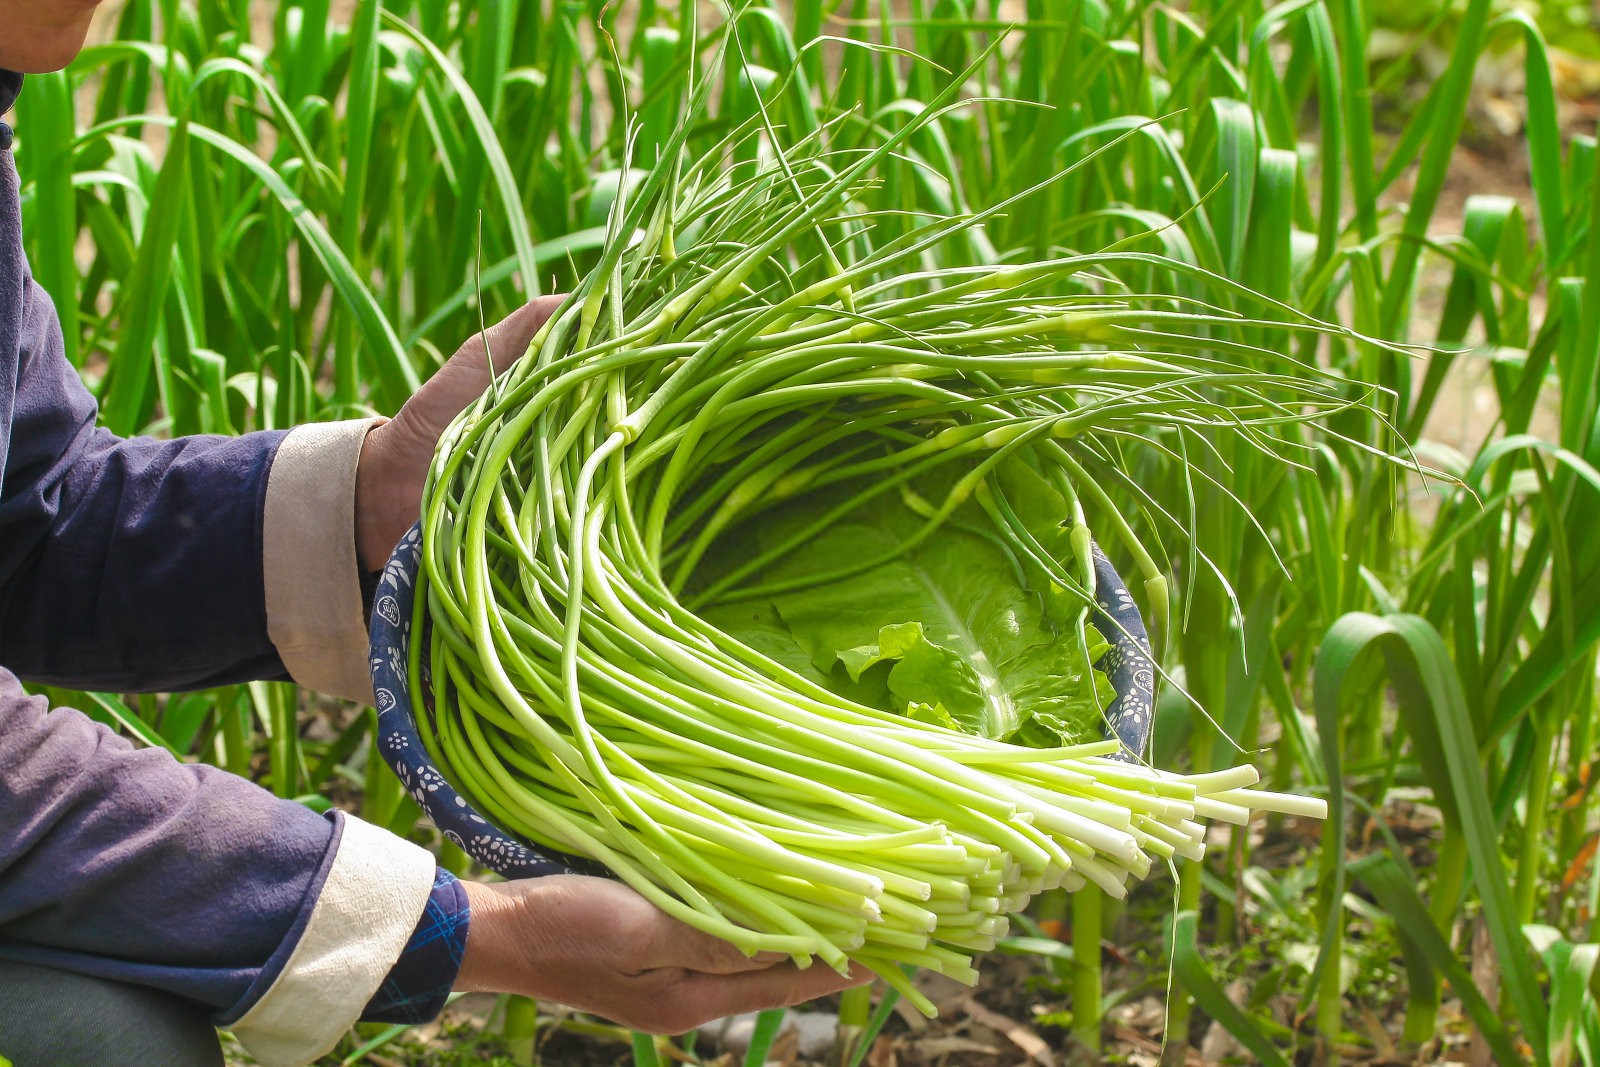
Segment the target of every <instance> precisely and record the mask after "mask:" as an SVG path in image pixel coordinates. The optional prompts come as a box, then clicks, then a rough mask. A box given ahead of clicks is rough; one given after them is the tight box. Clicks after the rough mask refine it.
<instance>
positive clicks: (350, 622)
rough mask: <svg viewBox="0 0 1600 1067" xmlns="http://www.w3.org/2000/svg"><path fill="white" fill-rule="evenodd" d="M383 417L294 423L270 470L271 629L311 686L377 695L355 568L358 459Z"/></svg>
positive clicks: (266, 541) (298, 675)
mask: <svg viewBox="0 0 1600 1067" xmlns="http://www.w3.org/2000/svg"><path fill="white" fill-rule="evenodd" d="M382 422H383V420H382V419H353V420H351V421H349V422H322V423H309V424H307V425H305V426H296V427H295V428H294V429H293V430H290V431H289V433H288V435H287V436H286V437H284V439H283V442H282V443H281V444H279V445H278V454H277V456H276V457H275V458H274V459H273V461H272V470H271V471H270V472H269V473H268V474H267V504H266V515H265V517H264V518H263V520H262V538H261V540H262V564H263V567H262V570H263V575H264V577H265V582H266V592H267V636H268V637H269V638H270V639H271V640H272V644H273V646H274V647H275V648H277V650H278V655H279V656H280V657H281V658H282V659H283V665H284V667H285V668H286V669H287V670H288V672H289V676H290V677H291V678H293V679H294V680H295V681H296V682H297V683H299V684H300V685H303V686H305V687H306V688H307V689H315V690H317V691H319V692H323V693H329V694H332V695H333V696H340V697H345V698H347V699H349V700H354V701H358V702H359V703H362V704H371V703H372V676H371V675H370V674H369V673H368V668H367V654H368V647H369V646H368V640H367V620H366V618H365V616H364V615H363V614H362V611H361V580H360V576H359V574H358V573H357V570H356V567H357V563H356V464H357V463H358V462H359V461H360V459H361V445H362V442H364V441H365V440H366V439H367V432H368V431H369V430H371V429H372V428H373V427H374V426H377V425H379V424H381V423H382Z"/></svg>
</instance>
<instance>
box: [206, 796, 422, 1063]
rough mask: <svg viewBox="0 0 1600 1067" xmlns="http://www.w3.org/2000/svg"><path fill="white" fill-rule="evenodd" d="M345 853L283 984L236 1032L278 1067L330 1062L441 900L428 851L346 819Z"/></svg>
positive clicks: (254, 1053) (255, 1052)
mask: <svg viewBox="0 0 1600 1067" xmlns="http://www.w3.org/2000/svg"><path fill="white" fill-rule="evenodd" d="M341 821H342V822H343V824H344V829H343V832H342V833H341V835H340V837H339V850H338V852H336V853H335V854H334V857H333V864H332V866H331V867H330V868H329V869H328V878H327V880H326V881H325V882H323V884H322V892H321V893H319V894H318V895H317V902H316V904H315V905H313V906H312V909H311V918H310V919H309V920H307V922H306V927H305V930H304V931H303V932H302V933H301V935H300V940H299V941H298V942H296V943H295V947H294V951H293V952H292V953H290V955H289V960H288V962H287V963H285V964H284V965H283V970H282V971H281V972H280V973H279V974H278V977H277V979H276V980H274V981H273V983H272V985H271V986H269V987H268V988H267V991H266V992H265V993H263V994H262V996H261V999H260V1000H258V1001H256V1002H255V1003H254V1004H253V1005H251V1007H250V1010H249V1011H247V1012H245V1013H244V1015H243V1016H241V1017H240V1018H239V1020H238V1021H237V1022H235V1023H233V1024H232V1025H231V1026H229V1027H228V1029H229V1030H231V1031H233V1036H235V1037H237V1038H238V1039H239V1041H240V1043H241V1044H243V1045H244V1047H245V1048H246V1049H248V1050H249V1051H250V1054H251V1055H252V1056H254V1057H255V1058H256V1059H258V1060H260V1061H261V1062H262V1063H264V1064H268V1065H270V1067H276V1065H278V1064H302V1063H310V1062H311V1061H312V1060H315V1059H316V1058H317V1057H319V1056H323V1055H325V1054H327V1053H328V1052H329V1051H330V1050H331V1049H332V1048H333V1047H334V1046H335V1045H336V1044H338V1043H339V1038H340V1037H342V1036H343V1035H344V1033H345V1031H347V1030H349V1029H350V1027H351V1026H353V1025H354V1024H355V1022H356V1020H357V1019H359V1018H360V1017H361V1012H362V1010H363V1009H364V1008H365V1007H366V1006H367V1002H368V1001H370V1000H371V999H372V997H373V994H375V993H376V992H377V991H378V987H379V986H380V985H381V984H382V983H383V980H384V978H385V977H386V976H387V975H388V973H389V971H390V969H391V968H392V967H394V964H395V961H396V960H398V959H399V958H400V953H401V952H402V951H403V950H404V949H405V947H406V942H407V941H409V940H410V939H411V932H412V931H413V930H414V929H416V925H417V920H418V919H419V918H421V916H422V909H423V908H425V907H426V906H427V904H428V896H429V894H430V893H432V891H433V879H434V874H435V871H436V869H437V865H436V864H435V862H434V859H433V856H432V855H431V854H430V853H429V852H428V851H427V850H426V849H424V848H419V847H418V846H416V845H413V844H412V843H411V842H409V841H406V840H404V839H402V838H399V837H396V836H395V835H394V834H391V833H390V832H389V831H387V830H380V829H379V828H378V827H376V826H373V825H372V824H371V823H365V822H362V821H361V820H360V819H357V818H355V817H354V816H350V815H346V816H344V817H343V818H342V820H341Z"/></svg>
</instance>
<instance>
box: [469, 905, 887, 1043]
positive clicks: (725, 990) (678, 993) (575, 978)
mask: <svg viewBox="0 0 1600 1067" xmlns="http://www.w3.org/2000/svg"><path fill="white" fill-rule="evenodd" d="M463 885H464V886H465V887H466V889H467V896H468V900H469V902H470V906H471V909H472V919H471V922H470V924H469V925H468V927H467V951H466V955H465V956H464V957H463V959H462V963H461V971H460V974H459V975H458V976H457V979H456V986H455V987H456V989H458V990H463V991H476V992H494V993H520V994H522V995H524V996H530V997H535V998H538V999H541V1000H551V1001H555V1002H557V1003H560V1004H565V1005H567V1006H568V1007H572V1008H576V1009H578V1010H579V1011H586V1012H591V1013H593V1014H595V1015H601V1016H604V1017H605V1018H607V1019H611V1020H613V1021H615V1022H618V1023H621V1024H622V1025H623V1026H626V1027H629V1028H630V1029H633V1030H642V1031H645V1032H647V1033H653V1034H678V1033H683V1032H684V1031H686V1030H692V1029H694V1028H695V1027H697V1026H700V1025H702V1024H704V1023H707V1022H710V1021H711V1020H713V1019H720V1018H723V1017H725V1016H728V1015H737V1014H739V1013H741V1012H747V1011H759V1010H762V1009H765V1008H777V1007H787V1006H788V1005H791V1004H800V1003H803V1002H805V1001H808V1000H814V999H815V998H817V997H821V996H826V995H827V994H829V993H836V992H838V991H839V990H841V989H846V988H848V987H850V986H853V985H860V984H862V983H863V982H866V981H869V980H870V979H871V978H872V974H871V972H869V971H867V970H866V969H865V968H863V967H860V966H859V965H857V966H856V968H855V969H854V973H853V974H852V976H851V977H849V978H845V977H842V976H841V975H839V974H838V973H837V972H835V971H834V970H832V969H831V968H830V967H828V966H827V965H826V964H824V963H820V962H819V963H813V964H812V965H811V966H810V967H808V968H806V969H805V970H800V969H799V968H798V967H796V966H795V965H794V963H793V962H792V961H790V960H789V959H788V958H787V957H785V956H781V955H778V954H776V953H761V954H760V955H757V956H755V957H754V958H751V957H748V956H746V955H745V954H744V953H742V952H740V951H739V950H738V949H737V948H735V947H734V946H733V945H731V944H729V943H728V942H726V941H723V940H720V939H719V938H715V937H712V936H711V935H709V934H705V933H701V932H700V931H699V930H696V929H694V928H692V927H690V926H687V925H685V924H683V923H681V922H679V921H678V920H676V919H674V918H671V917H670V916H668V915H666V914H665V913H664V912H662V911H660V910H659V909H657V908H656V907H655V905H653V904H651V903H650V902H649V901H647V900H645V898H644V897H642V896H640V895H639V894H637V893H635V892H634V891H633V890H632V889H629V888H628V887H627V886H625V885H622V884H621V883H619V882H613V881H610V880H608V879H605V878H586V877H581V876H578V875H557V876H553V877H548V878H533V879H528V880H525V881H516V882H501V883H496V884H493V885H484V884H481V883H476V882H466V883H463Z"/></svg>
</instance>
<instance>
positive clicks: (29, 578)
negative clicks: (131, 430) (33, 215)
mask: <svg viewBox="0 0 1600 1067" xmlns="http://www.w3.org/2000/svg"><path fill="white" fill-rule="evenodd" d="M0 274H3V272H0ZM7 280H8V279H5V278H4V277H0V285H3V284H4V283H5V282H6V281H7ZM9 280H10V281H12V283H13V286H14V288H13V290H12V292H9V293H8V292H3V291H0V307H3V308H5V309H7V310H6V311H5V312H3V313H4V314H8V315H10V314H17V315H18V316H19V318H20V327H21V328H20V330H19V332H18V342H19V343H18V349H17V355H16V359H17V362H16V364H15V373H16V378H15V383H16V384H15V389H14V392H13V393H12V396H13V397H14V407H13V410H12V414H11V433H10V447H9V450H8V454H7V455H6V458H5V467H4V472H3V474H0V661H3V662H4V663H5V664H6V666H8V667H9V668H11V669H12V670H14V671H16V672H17V673H18V674H19V675H21V676H22V677H24V678H31V679H35V680H39V681H48V682H52V683H57V684H61V685H70V686H74V687H78V688H99V689H115V690H119V691H126V690H133V689H185V688H198V687H203V686H207V685H215V684H220V683H223V682H228V681H237V680H241V679H246V678H275V677H281V676H282V675H283V664H282V663H281V662H280V661H279V659H278V655H277V653H276V652H275V651H274V650H273V647H272V643H271V642H270V641H269V640H268V639H267V619H266V608H265V599H264V592H263V588H262V580H261V574H262V563H261V516H262V501H263V499H264V495H265V493H266V484H267V472H268V470H269V469H270V468H271V465H272V457H273V455H274V453H275V452H276V450H277V447H278V442H279V441H280V440H282V437H283V434H282V432H273V431H269V432H263V433H254V434H247V435H245V436H244V437H238V438H224V437H186V438H180V439H178V440H174V441H155V440H151V439H148V438H134V439H132V440H119V439H117V438H116V437H114V436H113V435H111V434H110V433H108V432H107V431H105V430H103V429H99V428H97V427H96V426H95V424H94V422H95V414H96V411H95V404H94V400H93V399H92V398H91V397H90V396H89V394H88V392H87V391H86V390H85V389H84V387H83V384H82V382H81V381H80V380H79V378H78V375H77V373H76V372H75V371H74V370H73V368H72V366H71V365H70V364H69V363H67V361H66V359H65V358H64V357H63V355H62V351H61V335H60V326H59V325H58V322H57V319H56V315H55V311H54V309H53V308H52V307H51V305H50V300H49V297H47V296H46V295H45V294H44V292H43V290H41V289H40V288H39V287H38V286H37V285H36V284H34V282H33V280H32V279H31V278H30V277H28V276H27V275H26V274H25V273H24V274H22V275H21V277H19V278H15V279H9ZM18 289H20V291H17V290H18ZM11 309H17V310H16V311H13V310H11Z"/></svg>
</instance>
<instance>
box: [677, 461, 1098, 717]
mask: <svg viewBox="0 0 1600 1067" xmlns="http://www.w3.org/2000/svg"><path fill="white" fill-rule="evenodd" d="M1030 479H1031V480H1030ZM1001 484H1002V485H1003V486H1004V487H1005V489H1006V492H1007V494H1008V499H1012V500H1013V504H1014V506H1015V507H1016V510H1017V513H1018V515H1019V517H1021V518H1022V520H1023V522H1024V523H1025V524H1026V525H1028V527H1029V529H1030V530H1032V531H1034V532H1035V536H1036V537H1037V538H1038V540H1039V541H1040V543H1041V544H1043V545H1045V546H1046V547H1047V549H1048V550H1050V551H1051V552H1052V554H1056V553H1057V552H1058V551H1059V552H1064V551H1065V544H1066V536H1065V531H1064V529H1063V528H1062V527H1061V525H1060V517H1061V516H1062V515H1063V514H1064V513H1065V505H1064V503H1063V502H1062V501H1061V499H1060V497H1059V496H1057V495H1056V494H1055V493H1054V490H1053V489H1051V488H1050V487H1049V486H1048V485H1046V484H1045V483H1044V482H1043V481H1042V480H1041V479H1039V478H1038V477H1037V476H1036V475H1033V474H1032V472H1031V471H1026V470H1021V471H1013V472H1010V474H1009V476H1007V477H1004V478H1002V482H1001ZM852 488H853V490H854V491H859V489H860V488H861V487H860V486H855V487H852ZM918 490H919V495H921V496H922V497H923V498H924V499H925V500H929V501H937V500H939V499H941V498H942V495H943V487H942V486H941V485H938V484H934V485H928V486H923V485H919V486H918ZM844 495H846V492H845V491H840V490H834V491H831V492H825V493H818V494H812V495H811V496H808V497H803V498H800V499H798V500H796V501H793V502H790V503H789V504H786V505H785V506H784V507H783V508H781V509H777V510H775V511H774V512H770V513H768V514H766V515H764V516H762V517H761V519H760V520H759V521H754V522H747V523H745V524H743V525H741V526H740V527H738V528H736V529H735V531H732V532H730V534H729V535H726V536H724V537H723V538H722V539H721V541H719V543H718V545H717V546H715V548H714V558H713V559H712V560H710V561H708V562H709V565H710V567H712V568H714V570H715V571H717V572H721V573H727V569H728V568H730V567H732V566H736V565H737V564H738V563H740V562H742V561H743V560H747V559H750V558H752V556H753V555H755V554H756V553H757V552H759V551H760V550H761V549H762V548H764V547H766V546H769V545H773V544H776V543H778V542H780V541H781V540H782V539H783V538H784V537H785V536H786V535H787V534H788V533H789V532H791V531H794V530H797V529H799V528H800V527H801V526H803V525H804V523H806V522H807V521H809V520H811V519H813V518H814V517H815V516H816V515H817V514H818V513H819V511H820V510H822V509H825V508H827V507H829V506H832V505H833V504H834V503H836V502H837V501H838V500H840V499H843V498H844ZM922 523H923V519H922V518H921V517H920V516H918V515H917V514H916V513H915V512H913V511H912V510H911V508H910V507H908V506H907V505H906V503H905V502H904V501H903V500H902V499H901V498H900V497H899V496H898V495H896V494H894V493H884V494H882V495H880V496H879V497H877V498H876V499H875V500H873V501H872V502H871V503H869V504H867V505H866V506H864V507H862V508H860V509H858V510H857V511H855V512H853V513H852V514H850V515H849V516H847V517H846V518H844V519H842V520H841V521H839V522H836V523H835V524H834V525H833V526H831V527H830V528H828V529H827V530H825V531H823V532H822V533H820V534H819V535H817V536H815V537H812V538H810V539H808V540H806V541H805V542H804V543H803V544H801V545H800V546H799V547H798V548H796V549H795V550H794V551H792V552H791V553H790V554H789V555H788V556H786V557H785V558H783V559H782V560H780V561H778V562H776V563H774V564H773V565H771V566H768V567H767V568H765V570H764V572H763V573H760V574H758V575H756V576H753V577H751V578H750V579H748V582H749V583H751V584H756V585H759V584H764V583H767V582H772V581H779V580H783V579H788V578H793V577H796V576H801V575H808V574H818V573H825V572H832V571H837V570H840V569H842V568H844V567H846V566H848V565H851V564H853V563H855V562H858V561H862V560H866V559H870V558H876V557H878V556H881V555H885V554H887V553H888V552H889V551H890V550H892V549H893V548H894V547H896V546H898V545H900V544H902V543H903V542H904V541H905V540H906V539H907V538H909V537H910V536H911V535H912V534H913V533H915V532H916V531H917V530H918V529H919V527H920V526H921V525H922ZM988 527H989V521H988V519H987V517H986V516H985V515H984V514H983V513H982V512H981V511H980V510H979V509H978V508H977V506H976V505H975V504H970V503H969V504H967V505H963V507H961V508H959V509H957V511H956V513H955V515H954V517H953V521H952V522H951V523H947V524H946V525H945V526H943V527H942V528H941V529H940V530H939V531H937V532H936V533H935V534H933V535H932V536H931V537H929V538H928V539H927V540H925V541H923V542H922V543H921V544H919V545H918V546H917V547H916V548H914V549H913V550H912V551H910V552H908V553H905V554H902V555H900V556H898V557H897V558H894V559H891V560H889V561H887V562H883V563H880V564H878V565H877V566H874V567H873V568H871V569H870V570H867V571H865V572H863V573H860V574H855V575H851V576H849V577H846V578H841V579H838V580H835V581H830V582H827V583H825V584H822V585H817V586H813V587H810V588H806V589H802V590H797V591H793V592H785V593H779V594H776V595H773V596H771V597H769V598H767V599H764V600H761V601H752V602H745V603H732V604H726V605H722V606H718V607H714V608H711V609H709V610H708V611H707V612H705V616H706V618H707V620H708V621H710V622H712V623H713V624H714V625H717V626H719V627H720V628H721V629H723V630H724V631H726V632H727V633H729V634H730V635H732V636H734V637H736V638H738V639H740V640H742V641H743V642H744V643H745V644H747V645H749V646H751V647H752V648H755V649H757V650H758V651H761V652H763V653H764V654H766V655H768V656H769V657H771V658H773V659H775V660H777V661H778V662H780V663H783V664H784V665H785V666H788V667H790V668H791V669H794V670H797V671H799V672H800V673H802V674H804V675H805V676H807V677H809V678H812V679H813V680H816V681H819V682H821V683H822V684H824V685H826V686H828V687H829V688H830V689H832V690H834V691H835V692H838V693H840V695H842V696H846V697H849V698H850V699H853V700H858V701H861V702H863V703H867V704H871V705H873V706H876V707H880V708H883V709H884V710H888V711H894V712H897V713H900V714H905V715H908V716H909V717H911V718H913V719H917V720H919V721H924V722H930V723H937V724H939V725H945V726H951V727H954V728H959V729H962V730H964V731H967V732H969V733H976V734H981V735H983V736H985V737H991V738H1000V739H1005V740H1011V741H1014V742H1016V743H1020V744H1027V745H1032V746H1035V747H1051V746H1056V745H1063V744H1072V743H1076V742H1079V741H1084V740H1090V739H1093V738H1096V737H1099V736H1100V735H1101V733H1102V729H1103V719H1102V711H1103V709H1104V708H1105V706H1106V705H1107V704H1108V703H1109V702H1110V700H1111V697H1112V695H1113V694H1112V692H1111V688H1110V685H1109V683H1108V682H1107V681H1106V679H1105V677H1104V675H1102V674H1101V673H1100V672H1098V671H1095V670H1093V668H1092V667H1091V666H1090V664H1091V663H1092V662H1093V661H1094V660H1095V659H1096V658H1098V656H1099V654H1100V652H1101V651H1103V650H1104V642H1103V641H1101V640H1100V638H1099V635H1098V634H1097V633H1096V632H1095V631H1094V630H1093V629H1092V628H1087V629H1086V631H1085V632H1086V634H1087V638H1088V640H1084V639H1083V638H1080V636H1079V630H1078V628H1077V627H1076V626H1074V625H1072V624H1071V622H1072V620H1073V619H1074V618H1075V617H1076V616H1075V613H1072V612H1065V611H1062V610H1061V609H1060V608H1059V606H1058V605H1057V604H1049V602H1050V601H1052V600H1056V601H1059V599H1060V590H1051V589H1050V588H1049V586H1048V583H1047V582H1045V581H1044V580H1043V576H1042V574H1040V573H1036V574H1035V575H1034V576H1033V577H1032V579H1031V580H1029V578H1028V577H1027V569H1026V568H1025V567H1024V566H1023V565H1021V564H1020V563H1019V562H1018V561H1017V559H1016V558H1015V557H1014V556H1012V555H1011V553H1010V552H1008V551H1007V550H1006V549H1004V548H1003V547H1002V546H1001V545H1000V543H998V542H997V541H996V540H995V539H993V538H992V537H986V536H984V535H983V533H982V531H983V530H985V529H987V528H988ZM724 542H725V543H724ZM1035 571H1036V572H1037V568H1035ZM1047 604H1048V606H1047Z"/></svg>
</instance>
